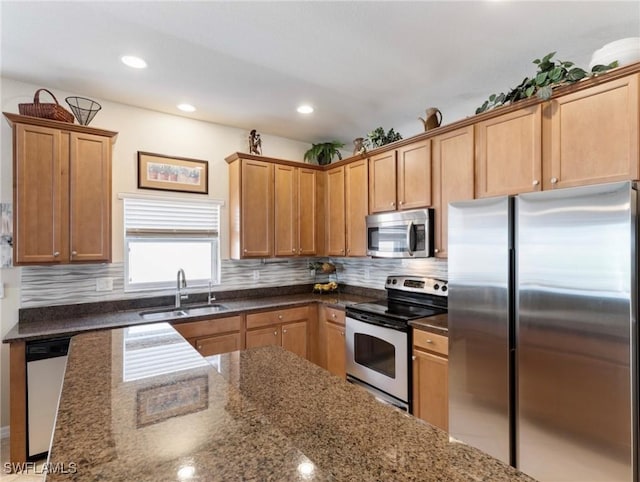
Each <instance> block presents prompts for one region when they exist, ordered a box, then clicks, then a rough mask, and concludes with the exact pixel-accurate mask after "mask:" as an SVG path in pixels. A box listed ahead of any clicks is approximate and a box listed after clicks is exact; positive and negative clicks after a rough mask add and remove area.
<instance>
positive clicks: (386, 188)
mask: <svg viewBox="0 0 640 482" xmlns="http://www.w3.org/2000/svg"><path fill="white" fill-rule="evenodd" d="M430 205H431V143H430V141H429V140H423V141H419V142H415V143H413V144H409V145H406V146H403V147H400V148H398V149H396V150H393V151H387V152H383V153H381V154H378V155H376V156H372V157H371V158H370V159H369V206H370V212H371V213H377V212H384V211H394V210H397V209H414V208H420V207H427V206H430Z"/></svg>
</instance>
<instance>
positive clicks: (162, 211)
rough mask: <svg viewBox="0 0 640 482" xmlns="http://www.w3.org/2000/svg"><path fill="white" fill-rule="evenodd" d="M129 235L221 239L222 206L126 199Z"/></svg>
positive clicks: (210, 203) (185, 201)
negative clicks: (170, 235) (188, 236)
mask: <svg viewBox="0 0 640 482" xmlns="http://www.w3.org/2000/svg"><path fill="white" fill-rule="evenodd" d="M124 212H125V217H124V220H125V221H124V222H125V225H124V228H125V232H126V233H127V234H173V233H175V234H177V233H180V234H194V235H195V234H202V235H205V236H217V235H218V230H219V226H220V203H219V202H216V201H213V202H196V201H188V200H174V199H142V198H125V199H124Z"/></svg>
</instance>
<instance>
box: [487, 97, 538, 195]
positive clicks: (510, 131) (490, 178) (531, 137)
mask: <svg viewBox="0 0 640 482" xmlns="http://www.w3.org/2000/svg"><path fill="white" fill-rule="evenodd" d="M475 137H476V139H475V142H476V197H479V198H480V197H490V196H500V195H508V194H519V193H523V192H530V191H539V190H541V189H542V105H541V104H537V105H534V106H531V107H527V108H524V109H520V110H517V111H514V112H509V113H507V114H504V115H501V116H498V117H492V118H490V119H487V120H485V121H482V122H478V123H477V124H476V126H475Z"/></svg>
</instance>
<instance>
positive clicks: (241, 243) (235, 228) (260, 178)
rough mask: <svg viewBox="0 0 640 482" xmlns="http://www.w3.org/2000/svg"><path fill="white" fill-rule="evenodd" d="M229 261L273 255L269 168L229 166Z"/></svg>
mask: <svg viewBox="0 0 640 482" xmlns="http://www.w3.org/2000/svg"><path fill="white" fill-rule="evenodd" d="M229 215H230V228H231V233H230V240H231V249H230V251H231V257H232V258H233V259H240V258H252V257H253V258H255V257H258V258H266V257H269V256H272V254H273V164H272V163H270V162H264V161H257V160H254V159H237V160H235V161H234V162H232V163H230V164H229Z"/></svg>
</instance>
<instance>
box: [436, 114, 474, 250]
mask: <svg viewBox="0 0 640 482" xmlns="http://www.w3.org/2000/svg"><path fill="white" fill-rule="evenodd" d="M432 141H433V144H432V149H433V192H434V203H433V206H434V209H435V217H436V219H435V231H436V232H435V233H434V243H435V249H434V251H435V254H436V257H439V258H446V257H447V242H448V237H447V229H448V221H447V209H448V206H449V203H450V202H454V201H462V200H465V199H473V186H474V177H473V167H474V166H473V165H474V162H473V126H469V127H465V128H462V129H457V130H455V131H451V132H447V133H445V134H442V135H439V136H436V137H434V138H433V139H432Z"/></svg>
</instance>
